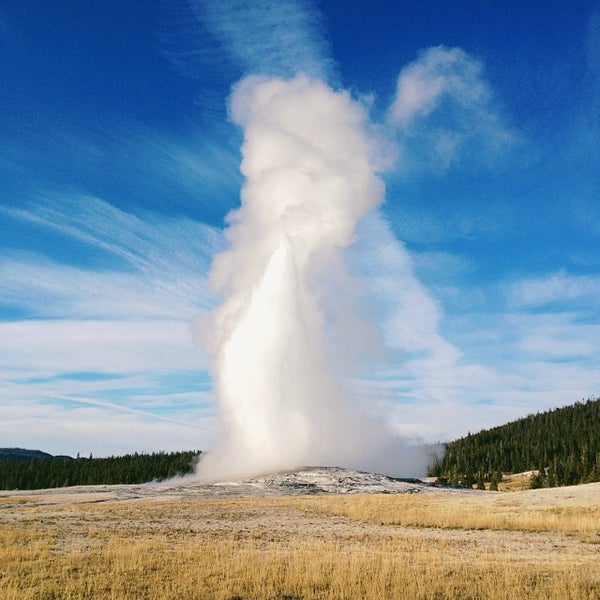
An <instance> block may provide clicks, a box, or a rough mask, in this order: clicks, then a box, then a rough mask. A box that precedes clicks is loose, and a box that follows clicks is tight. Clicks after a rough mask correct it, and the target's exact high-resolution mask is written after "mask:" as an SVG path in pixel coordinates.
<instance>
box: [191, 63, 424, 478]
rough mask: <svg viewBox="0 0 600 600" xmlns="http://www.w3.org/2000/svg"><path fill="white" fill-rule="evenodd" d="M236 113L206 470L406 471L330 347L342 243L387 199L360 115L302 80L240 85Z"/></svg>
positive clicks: (213, 338) (356, 106) (317, 84)
mask: <svg viewBox="0 0 600 600" xmlns="http://www.w3.org/2000/svg"><path fill="white" fill-rule="evenodd" d="M231 115H232V118H233V120H234V121H235V122H236V123H238V124H239V125H240V126H241V127H242V128H243V130H244V144H243V148H242V152H243V161H242V164H241V170H242V173H243V175H244V176H245V179H246V181H245V184H244V187H243V190H242V196H241V199H242V202H241V206H240V208H239V209H238V210H236V211H234V212H233V213H232V214H231V215H230V216H229V228H228V229H227V232H226V236H227V239H228V242H229V249H228V250H227V251H226V252H224V253H222V254H220V255H219V256H217V257H216V260H215V263H214V266H213V271H212V274H211V276H212V284H213V286H214V288H215V290H216V291H217V292H218V293H219V294H220V297H221V304H220V305H219V306H218V307H217V308H216V309H215V311H214V313H213V322H212V327H211V333H210V335H209V336H208V340H207V346H208V350H209V352H210V354H211V355H212V358H213V377H214V383H215V390H216V395H217V401H218V407H219V413H220V418H221V429H222V431H221V432H220V436H221V438H220V441H219V443H218V446H217V447H216V448H214V449H213V450H212V451H211V452H210V453H208V454H207V455H206V456H205V458H204V459H203V460H202V462H201V464H200V471H199V472H200V475H201V476H202V477H203V478H207V479H215V478H222V477H234V476H247V475H254V474H259V473H265V472H269V471H277V470H284V469H290V468H294V467H298V466H302V465H315V464H319V465H326V464H327V465H337V466H348V467H358V468H374V469H377V468H378V469H379V470H384V469H385V470H387V471H388V472H390V471H394V472H395V473H396V474H403V473H404V472H406V470H407V469H406V465H408V464H413V462H412V457H411V458H409V457H408V456H407V453H408V450H407V448H406V447H402V446H403V445H402V444H400V443H399V441H398V440H396V439H395V438H394V437H393V436H392V435H391V434H389V433H387V432H386V431H385V428H384V427H382V426H381V424H376V423H375V422H374V421H371V420H370V419H369V418H367V417H365V415H364V414H363V412H362V411H361V410H360V409H359V408H358V406H357V404H356V403H355V402H354V400H353V399H352V395H351V392H350V390H349V389H348V387H347V386H346V385H344V378H343V376H342V375H341V374H340V368H339V364H336V366H335V367H334V366H333V365H334V361H332V356H331V344H328V343H327V335H328V331H329V329H330V326H331V322H330V321H331V319H332V316H331V315H330V314H328V312H327V310H326V308H325V304H326V303H324V301H323V300H324V298H325V297H326V296H327V295H329V297H331V294H332V293H333V294H338V295H339V296H340V297H344V295H346V294H349V293H351V291H350V290H346V289H342V288H340V289H337V288H336V289H335V290H332V289H331V286H332V282H335V285H336V286H339V285H341V283H340V282H343V281H344V277H339V276H337V275H336V274H338V273H339V272H340V270H343V269H344V255H343V253H344V249H346V248H347V247H348V246H350V245H351V244H352V243H353V242H354V241H355V229H356V226H357V224H358V222H359V220H360V219H361V217H363V216H364V215H365V214H366V213H367V212H369V211H371V210H373V209H375V208H376V207H377V206H379V204H380V203H381V202H382V199H383V194H384V185H383V183H382V181H381V180H380V179H379V178H378V177H377V175H376V165H375V164H374V156H375V155H376V152H375V151H374V150H375V146H374V143H373V141H372V139H371V136H370V135H369V132H368V119H367V114H366V110H365V108H364V107H363V106H362V105H361V104H360V103H358V102H356V101H354V100H352V98H351V97H350V95H349V94H348V93H346V92H338V91H334V90H333V89H331V88H330V87H329V86H328V85H327V84H325V83H324V82H322V81H320V80H316V79H311V78H309V77H307V76H305V75H302V74H300V75H298V76H296V77H294V78H293V79H290V80H283V79H279V78H272V77H261V76H252V77H248V78H246V79H244V80H243V81H242V82H241V83H239V84H238V85H237V87H236V88H235V90H234V93H233V96H232V99H231ZM336 319H338V321H339V319H340V315H336ZM337 326H338V327H340V326H341V327H343V323H339V322H338V323H337ZM334 350H335V348H334ZM384 456H385V457H387V461H385V462H384V461H383V457H384ZM411 474H414V473H411Z"/></svg>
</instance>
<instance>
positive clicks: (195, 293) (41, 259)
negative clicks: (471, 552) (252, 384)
mask: <svg viewBox="0 0 600 600" xmlns="http://www.w3.org/2000/svg"><path fill="white" fill-rule="evenodd" d="M599 40H600V4H598V2H591V1H590V2H570V3H564V2H538V1H537V0H533V1H531V2H512V1H508V2H502V3H491V2H466V1H465V2H461V1H458V2H452V3H443V2H433V1H427V0H425V1H419V2H389V1H383V0H375V1H369V2H366V1H365V2H363V1H358V2H345V1H322V2H314V3H311V2H308V1H307V2H305V1H302V0H291V1H289V2H275V1H274V0H265V1H264V2H255V3H242V2H237V1H234V0H225V1H223V2H208V1H205V2H203V1H201V0H189V1H183V0H182V1H181V2H178V1H173V2H168V1H167V0H151V1H146V0H145V1H141V0H140V1H131V2H113V1H111V0H107V1H104V2H77V1H75V0H72V1H71V0H64V1H62V2H58V3H43V2H42V3H39V2H22V1H20V2H16V1H12V0H5V2H3V4H2V7H0V445H1V446H23V447H36V448H41V449H44V450H47V451H50V452H55V453H70V454H76V453H77V452H80V453H82V454H84V455H86V454H88V453H89V452H93V453H94V454H95V455H107V454H108V455H109V454H113V453H121V452H129V451H152V450H161V449H163V450H176V449H188V448H201V449H202V448H207V447H209V446H210V445H211V443H212V440H213V437H214V431H215V415H214V398H213V395H212V388H211V381H210V376H209V374H208V371H207V369H208V361H207V358H206V356H205V355H204V353H203V351H202V348H201V345H200V343H199V341H198V340H197V339H196V336H195V334H194V331H195V330H194V327H193V324H194V322H196V320H197V319H198V318H199V315H202V314H203V312H205V311H210V309H211V308H212V307H213V306H214V305H215V302H216V301H217V300H216V298H214V297H213V295H212V294H211V292H210V290H209V286H208V281H207V280H208V274H209V270H210V265H211V262H212V259H213V257H214V256H215V255H216V254H217V253H218V252H219V251H220V250H222V249H223V248H224V247H225V241H224V238H223V230H224V228H225V218H226V215H227V214H228V213H229V212H230V211H231V210H232V209H234V208H235V207H236V206H238V205H239V193H240V187H241V185H242V177H241V175H240V173H239V162H240V149H239V148H240V143H241V139H242V133H241V131H240V130H239V129H238V128H237V127H236V126H235V125H234V124H232V123H231V121H230V120H229V118H228V97H229V95H230V93H231V87H232V85H234V84H235V83H236V82H237V81H239V80H240V79H241V78H243V77H244V76H246V75H249V74H255V73H262V74H266V75H271V76H280V77H293V76H294V75H295V74H296V72H298V71H304V72H305V73H307V74H308V75H309V76H311V77H320V78H323V79H324V80H325V81H326V82H327V83H328V84H329V85H331V86H333V87H334V88H335V89H346V90H349V92H350V93H351V94H352V96H353V98H355V99H356V100H358V101H361V102H363V103H364V105H365V106H367V107H368V110H369V113H370V116H371V121H372V126H373V130H374V132H376V134H377V135H378V136H379V137H380V138H381V152H382V164H383V165H384V166H383V167H382V177H383V179H384V181H385V184H386V200H385V203H384V204H383V206H382V208H381V209H380V210H379V211H377V213H376V214H374V215H371V216H370V217H369V218H367V219H366V221H365V223H363V224H362V226H361V228H360V231H359V234H360V241H359V243H358V244H357V246H356V247H355V248H353V249H352V250H351V251H350V253H349V256H348V261H349V263H350V264H351V265H352V266H353V269H354V271H355V272H356V273H359V274H361V275H362V276H363V278H364V279H365V281H366V284H367V286H368V288H369V294H370V295H371V297H372V302H373V303H374V305H376V306H378V307H379V308H380V309H381V310H379V311H376V315H375V316H376V318H375V319H374V321H375V326H376V328H377V329H378V330H379V331H380V334H381V337H382V338H383V339H385V342H386V344H387V348H388V350H387V351H386V352H385V353H384V354H385V356H384V357H382V361H381V363H378V364H375V361H374V364H373V365H371V366H370V371H369V372H364V373H360V376H358V375H357V380H356V382H355V384H356V389H358V390H362V389H364V390H369V391H368V392H367V391H365V402H371V403H372V404H374V405H377V407H378V410H380V411H381V412H382V413H383V414H384V415H385V418H386V419H387V420H388V421H389V422H390V423H391V424H392V426H393V427H394V428H395V429H396V430H398V431H400V432H402V433H405V434H408V435H410V436H420V437H421V438H422V439H425V440H428V441H434V440H445V439H452V438H454V437H456V436H459V435H462V434H465V433H466V432H467V431H476V430H478V429H480V428H483V427H489V426H493V425H496V424H501V423H503V422H506V421H508V420H511V419H514V418H518V417H520V416H524V415H526V414H529V413H531V412H535V411H538V410H546V409H548V408H552V407H555V406H560V405H566V404H571V403H573V402H575V401H577V400H579V399H581V398H587V397H590V396H596V395H598V394H599V393H600V364H599V363H600V361H599V358H598V357H599V356H600V310H599V302H598V298H599V297H600V252H599V248H600V244H599V240H600V166H599V162H600V161H599V159H598V157H599V156H600V142H599V140H600V41H599ZM196 330H197V328H196ZM373 390H375V393H374V391H373Z"/></svg>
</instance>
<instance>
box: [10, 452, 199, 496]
mask: <svg viewBox="0 0 600 600" xmlns="http://www.w3.org/2000/svg"><path fill="white" fill-rule="evenodd" d="M200 454H201V452H199V451H188V452H170V453H165V452H155V453H152V454H138V453H135V454H127V455H125V456H111V457H110V458H93V457H92V456H91V455H90V457H89V458H80V457H79V456H78V457H77V458H68V457H50V458H43V459H41V460H40V459H32V460H28V461H17V460H0V489H3V490H15V489H19V490H33V489H40V488H54V487H65V486H70V485H100V484H127V483H146V482H148V481H160V480H163V479H169V478H170V477H175V476H178V475H187V474H189V473H191V472H192V471H193V470H194V466H195V464H196V462H197V461H198V458H199V457H200Z"/></svg>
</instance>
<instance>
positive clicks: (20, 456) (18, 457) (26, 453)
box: [0, 448, 70, 462]
mask: <svg viewBox="0 0 600 600" xmlns="http://www.w3.org/2000/svg"><path fill="white" fill-rule="evenodd" d="M45 458H55V457H54V456H52V454H48V452H42V451H41V450H28V449H26V448H0V460H15V461H20V462H26V461H30V460H43V459H45ZM69 458H70V457H69Z"/></svg>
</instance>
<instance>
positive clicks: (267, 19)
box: [191, 0, 333, 79]
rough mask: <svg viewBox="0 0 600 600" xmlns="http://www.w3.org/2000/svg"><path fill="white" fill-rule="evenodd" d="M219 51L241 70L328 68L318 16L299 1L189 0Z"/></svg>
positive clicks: (323, 73)
mask: <svg viewBox="0 0 600 600" xmlns="http://www.w3.org/2000/svg"><path fill="white" fill-rule="evenodd" d="M191 6H192V7H193V9H194V10H195V13H196V15H197V16H198V18H199V19H200V20H201V22H202V23H203V24H204V25H205V26H206V27H207V29H208V30H209V31H210V32H211V33H212V35H213V36H214V37H215V38H216V39H217V40H218V41H219V42H220V44H221V48H222V51H224V52H225V53H227V54H229V56H230V58H231V59H232V60H233V61H234V63H236V64H238V65H240V66H241V67H242V69H243V70H244V72H246V73H263V74H268V75H280V76H288V77H289V76H293V75H295V74H296V73H297V72H299V71H303V72H305V73H307V74H309V75H312V76H316V77H322V78H325V79H326V78H327V76H328V75H330V74H331V72H332V71H333V61H332V59H331V55H330V52H329V47H328V42H327V41H326V38H325V36H324V35H323V28H324V24H323V17H322V15H321V13H320V12H319V11H318V9H317V8H316V7H315V6H313V5H312V4H309V3H308V2H305V1H304V0H287V1H286V2H280V1H278V0H263V1H256V0H254V1H250V2H248V1H245V0H221V1H220V2H212V1H210V0H192V3H191Z"/></svg>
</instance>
